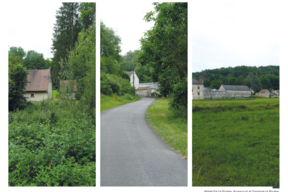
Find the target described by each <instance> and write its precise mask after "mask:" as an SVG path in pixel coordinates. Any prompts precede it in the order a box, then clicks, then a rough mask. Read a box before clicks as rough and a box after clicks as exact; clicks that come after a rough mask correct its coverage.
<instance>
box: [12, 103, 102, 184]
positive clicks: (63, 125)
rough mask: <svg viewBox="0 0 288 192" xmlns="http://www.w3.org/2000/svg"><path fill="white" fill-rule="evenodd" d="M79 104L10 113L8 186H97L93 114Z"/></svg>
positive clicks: (33, 106)
mask: <svg viewBox="0 0 288 192" xmlns="http://www.w3.org/2000/svg"><path fill="white" fill-rule="evenodd" d="M79 102H80V101H75V100H69V101H68V100H59V101H53V100H52V101H42V102H40V103H33V104H30V105H29V106H28V107H27V108H26V109H24V110H21V111H15V112H9V186H95V185H96V178H95V177H96V175H95V169H96V156H95V155H96V152H95V151H96V149H95V141H96V132H95V118H92V117H91V116H89V115H87V114H86V113H85V112H83V110H82V109H81V104H80V103H79ZM82 106H83V105H82Z"/></svg>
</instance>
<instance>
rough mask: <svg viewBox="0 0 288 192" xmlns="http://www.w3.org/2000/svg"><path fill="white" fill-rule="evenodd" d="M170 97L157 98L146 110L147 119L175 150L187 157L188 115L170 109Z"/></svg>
mask: <svg viewBox="0 0 288 192" xmlns="http://www.w3.org/2000/svg"><path fill="white" fill-rule="evenodd" d="M168 106H169V99H168V98H157V100H156V101H155V102H154V103H152V104H151V105H150V106H149V107H148V109H147V111H146V119H147V121H148V123H149V125H150V127H151V128H152V129H154V131H155V132H156V133H157V135H158V136H159V137H161V138H162V139H163V141H164V142H165V143H166V144H167V145H168V146H170V147H171V149H173V150H174V151H176V152H177V153H179V154H181V155H182V156H183V158H185V159H186V158H187V117H185V118H184V117H180V116H177V115H175V111H174V110H171V109H170V110H169V107H168Z"/></svg>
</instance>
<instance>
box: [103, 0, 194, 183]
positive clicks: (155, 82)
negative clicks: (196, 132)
mask: <svg viewBox="0 0 288 192" xmlns="http://www.w3.org/2000/svg"><path fill="white" fill-rule="evenodd" d="M99 12H100V20H101V24H100V27H101V29H100V37H101V43H100V46H101V47H100V51H101V52H100V55H101V60H100V62H101V78H100V79H101V82H100V84H101V101H100V102H101V106H100V108H101V115H100V116H101V129H100V149H101V154H100V174H101V178H100V183H101V186H187V156H188V155H187V148H188V146H187V143H188V141H187V78H188V77H187V59H188V58H187V39H188V38H187V13H188V9H187V3H149V2H144V1H142V2H137V3H136V2H135V3H134V2H133V3H129V4H128V3H123V2H122V3H120V2H113V3H112V4H111V2H110V3H109V2H108V3H107V2H103V3H102V4H101V9H100V10H99Z"/></svg>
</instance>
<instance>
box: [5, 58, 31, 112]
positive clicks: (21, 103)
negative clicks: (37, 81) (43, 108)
mask: <svg viewBox="0 0 288 192" xmlns="http://www.w3.org/2000/svg"><path fill="white" fill-rule="evenodd" d="M27 75H28V73H27V71H26V68H25V67H24V66H23V65H22V60H21V56H13V55H11V56H9V111H14V110H16V109H23V108H25V107H26V105H27V101H26V98H25V97H24V94H25V93H26V91H25V87H26V84H27V82H28V80H27Z"/></svg>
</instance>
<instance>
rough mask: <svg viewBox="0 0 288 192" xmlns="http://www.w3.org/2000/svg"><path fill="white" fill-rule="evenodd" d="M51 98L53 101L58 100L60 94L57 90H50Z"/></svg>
mask: <svg viewBox="0 0 288 192" xmlns="http://www.w3.org/2000/svg"><path fill="white" fill-rule="evenodd" d="M52 98H53V99H58V98H60V94H59V92H58V91H57V90H52Z"/></svg>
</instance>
